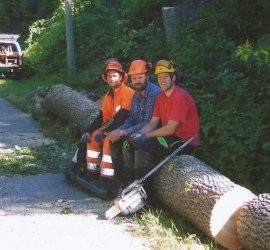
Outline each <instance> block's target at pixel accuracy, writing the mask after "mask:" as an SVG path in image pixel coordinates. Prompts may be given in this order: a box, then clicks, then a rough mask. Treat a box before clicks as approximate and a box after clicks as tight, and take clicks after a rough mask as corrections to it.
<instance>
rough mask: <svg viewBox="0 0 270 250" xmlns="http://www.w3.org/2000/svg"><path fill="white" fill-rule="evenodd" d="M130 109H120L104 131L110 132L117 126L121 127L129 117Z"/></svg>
mask: <svg viewBox="0 0 270 250" xmlns="http://www.w3.org/2000/svg"><path fill="white" fill-rule="evenodd" d="M128 116H129V110H127V109H123V108H122V109H120V110H119V111H118V112H117V114H116V115H115V116H114V118H113V121H112V123H111V124H110V125H109V126H108V127H106V128H105V129H104V130H103V132H110V131H113V130H115V129H117V128H119V127H120V126H121V125H122V124H123V123H124V122H125V121H126V119H127V118H128Z"/></svg>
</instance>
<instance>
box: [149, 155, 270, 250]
mask: <svg viewBox="0 0 270 250" xmlns="http://www.w3.org/2000/svg"><path fill="white" fill-rule="evenodd" d="M153 188H154V191H155V193H156V195H157V197H158V198H159V199H160V200H161V201H162V202H163V203H164V204H165V205H167V206H168V207H169V208H170V209H172V210H173V211H175V212H176V213H178V214H180V215H183V216H184V217H186V218H187V219H188V220H190V221H191V222H192V223H193V224H194V225H196V226H197V227H198V228H200V229H201V230H202V231H203V232H204V233H206V234H207V235H208V236H209V237H210V238H212V239H214V240H216V241H217V242H218V243H219V244H221V245H222V246H224V247H226V248H229V249H236V248H240V247H243V246H244V247H245V248H246V249H269V245H268V248H265V246H266V245H267V244H269V242H270V238H269V228H270V219H269V210H270V208H269V203H270V202H269V201H270V199H269V198H270V197H269V196H268V204H267V208H265V207H264V205H265V204H266V202H265V199H264V202H265V203H264V205H263V206H262V207H261V208H260V209H261V213H259V212H257V213H256V214H257V216H252V213H253V214H255V212H254V211H253V212H251V211H250V212H247V211H249V210H253V207H252V206H248V205H247V204H250V203H249V202H252V201H253V200H254V199H256V195H255V194H253V193H252V192H251V191H249V190H248V189H246V188H244V187H241V186H239V185H236V184H235V183H233V182H232V181H230V180H229V179H228V178H227V177H225V176H223V175H221V174H220V173H218V172H217V171H215V170H214V169H212V168H211V167H209V166H207V165H206V164H205V163H203V162H202V161H200V160H198V159H196V158H195V157H192V156H188V155H181V156H177V157H175V158H174V159H173V160H171V161H170V162H168V163H167V164H166V166H165V167H164V168H162V169H161V170H160V171H159V172H158V173H157V174H156V175H155V176H154V179H153ZM264 197H266V196H264ZM245 205H246V206H248V208H247V207H246V206H245ZM265 210H267V211H268V214H267V216H268V217H267V216H266V217H267V218H268V219H267V218H266V217H265V216H264V217H261V214H263V212H264V211H265ZM239 214H240V215H241V216H240V217H239ZM258 214H260V215H259V216H258ZM247 215H250V218H249V220H247V217H248V216H247ZM259 218H260V219H259ZM263 219H266V221H265V222H264V224H263V225H261V227H260V226H258V227H257V223H261V220H263ZM246 222H247V224H246ZM250 234H252V235H253V239H252V240H251V241H252V243H251V242H249V241H248V240H247V238H249V237H246V236H247V235H250ZM240 236H241V237H240ZM256 237H257V238H260V239H261V241H256Z"/></svg>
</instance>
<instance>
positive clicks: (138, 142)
mask: <svg viewBox="0 0 270 250" xmlns="http://www.w3.org/2000/svg"><path fill="white" fill-rule="evenodd" d="M146 140H147V138H146V136H145V134H143V133H141V132H137V133H133V134H132V135H131V136H130V137H129V141H130V143H131V144H133V145H134V146H135V147H136V146H142V145H143V144H144V143H145V141H146Z"/></svg>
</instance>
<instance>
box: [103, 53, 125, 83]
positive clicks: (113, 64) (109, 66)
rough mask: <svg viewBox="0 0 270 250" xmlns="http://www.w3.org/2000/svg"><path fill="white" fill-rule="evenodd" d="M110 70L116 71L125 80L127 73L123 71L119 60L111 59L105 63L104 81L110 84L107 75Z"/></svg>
mask: <svg viewBox="0 0 270 250" xmlns="http://www.w3.org/2000/svg"><path fill="white" fill-rule="evenodd" d="M110 70H116V71H117V72H119V73H120V74H121V75H122V78H123V80H124V77H125V71H124V70H123V67H122V65H121V63H120V62H118V61H117V59H115V58H110V59H108V60H107V61H106V62H105V69H104V71H103V74H102V79H103V80H104V81H105V82H108V81H107V73H108V71H110Z"/></svg>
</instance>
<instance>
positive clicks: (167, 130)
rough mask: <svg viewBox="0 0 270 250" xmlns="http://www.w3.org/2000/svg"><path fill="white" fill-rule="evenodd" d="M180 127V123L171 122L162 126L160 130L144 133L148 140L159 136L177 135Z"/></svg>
mask: <svg viewBox="0 0 270 250" xmlns="http://www.w3.org/2000/svg"><path fill="white" fill-rule="evenodd" d="M178 126H179V122H178V121H172V120H169V121H168V123H167V124H166V125H164V126H162V127H161V128H158V129H155V130H148V131H147V130H146V131H145V132H144V133H145V136H146V137H147V138H151V137H158V136H169V135H173V134H174V133H175V131H176V129H177V127H178ZM141 132H143V131H141Z"/></svg>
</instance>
